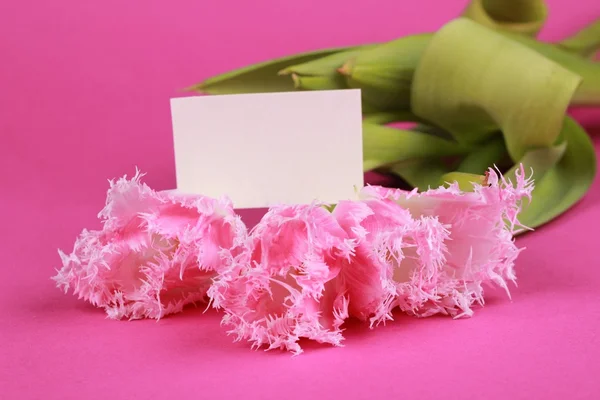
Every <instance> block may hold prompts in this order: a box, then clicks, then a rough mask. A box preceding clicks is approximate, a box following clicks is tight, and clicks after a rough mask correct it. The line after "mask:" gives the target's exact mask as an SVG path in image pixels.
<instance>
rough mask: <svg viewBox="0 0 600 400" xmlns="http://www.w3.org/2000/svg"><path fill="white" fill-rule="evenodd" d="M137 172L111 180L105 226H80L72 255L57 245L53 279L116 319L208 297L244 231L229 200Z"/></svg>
mask: <svg viewBox="0 0 600 400" xmlns="http://www.w3.org/2000/svg"><path fill="white" fill-rule="evenodd" d="M140 178H141V174H139V173H137V174H136V175H135V176H134V177H133V178H132V179H127V178H126V177H123V178H121V179H119V180H117V181H116V182H114V181H111V187H110V189H109V191H108V195H107V202H106V206H105V207H104V209H103V210H102V211H101V212H100V214H99V216H100V218H101V219H102V220H103V228H102V230H99V231H88V230H83V232H82V233H81V234H80V236H79V237H78V238H77V240H76V242H75V245H74V248H73V251H72V252H71V254H69V255H66V254H64V253H62V252H60V251H59V253H60V255H61V259H62V263H63V265H62V268H61V269H60V270H59V271H58V273H57V275H56V276H54V277H53V279H54V280H55V281H56V284H57V286H58V287H60V288H62V289H63V290H64V291H65V292H67V291H68V290H69V289H72V290H73V292H74V294H75V295H77V296H78V297H79V298H80V299H83V300H85V301H88V302H90V303H91V304H93V305H94V306H96V307H101V308H104V309H105V311H106V313H107V315H108V316H109V318H112V319H121V318H129V319H139V318H156V319H159V318H162V317H164V316H166V315H169V314H172V313H176V312H180V311H181V310H182V309H183V307H184V306H186V305H188V304H191V303H194V302H197V301H204V300H205V297H206V293H207V290H208V288H209V286H210V285H211V283H212V279H213V278H214V277H215V276H216V274H217V272H218V271H219V270H222V269H225V268H226V267H227V260H228V259H230V258H232V257H233V255H234V254H235V253H236V251H237V250H236V248H237V247H238V246H240V245H241V244H242V243H244V241H245V239H244V238H245V236H246V228H245V226H244V225H243V223H242V222H241V219H240V218H239V217H237V216H235V214H234V213H233V208H232V206H231V204H230V203H229V202H228V201H226V200H215V199H210V198H205V197H202V196H184V195H179V194H176V193H169V192H155V191H154V190H152V189H150V188H149V187H148V186H146V185H145V184H143V183H141V182H140Z"/></svg>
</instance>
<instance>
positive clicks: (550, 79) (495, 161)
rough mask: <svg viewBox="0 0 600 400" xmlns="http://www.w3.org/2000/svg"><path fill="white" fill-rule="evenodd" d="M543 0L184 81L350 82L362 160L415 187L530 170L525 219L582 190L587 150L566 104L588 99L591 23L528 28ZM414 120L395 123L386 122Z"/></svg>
mask: <svg viewBox="0 0 600 400" xmlns="http://www.w3.org/2000/svg"><path fill="white" fill-rule="evenodd" d="M547 14H548V9H547V6H546V5H545V3H544V1H543V0H472V1H471V3H470V4H469V5H468V6H467V8H466V9H465V10H464V13H463V15H462V16H459V17H458V18H457V19H455V20H452V21H450V22H449V23H448V24H446V25H445V26H443V27H442V28H441V29H440V30H439V31H438V32H435V33H429V34H418V35H413V36H407V37H402V38H399V39H396V40H393V41H391V42H388V43H381V44H365V45H358V46H354V47H347V48H335V49H324V50H319V51H314V52H309V53H302V54H297V55H294V56H289V57H285V58H280V59H275V60H271V61H267V62H263V63H260V64H256V65H251V66H248V67H245V68H242V69H238V70H235V71H231V72H228V73H225V74H223V75H219V76H216V77H212V78H210V79H207V80H205V81H203V82H201V83H199V84H197V85H194V86H192V87H191V89H192V90H194V91H199V92H202V93H205V94H231V93H250V92H279V91H292V90H335V89H346V88H359V89H361V94H362V102H363V104H362V108H363V116H364V119H363V146H364V149H363V154H364V170H365V171H378V172H383V173H388V174H393V175H396V176H399V177H400V178H401V179H402V180H403V181H404V182H405V183H407V184H408V185H410V186H411V187H415V188H418V189H420V190H426V189H427V188H429V187H438V186H441V185H445V184H447V183H448V182H458V183H459V184H461V185H462V187H463V188H468V187H469V186H470V185H471V183H472V182H474V181H476V182H481V181H482V179H483V176H482V175H483V173H484V171H486V169H487V168H489V167H492V166H497V167H499V168H500V169H501V171H502V172H503V173H505V174H506V176H507V177H508V178H514V172H515V165H517V164H523V165H524V166H525V168H526V169H527V170H530V169H532V170H533V171H534V179H535V181H536V182H537V184H536V189H535V192H534V193H533V200H532V202H531V204H529V205H528V206H527V207H526V208H525V209H524V211H523V214H522V216H521V221H522V222H523V224H524V225H526V226H529V227H531V228H534V227H537V226H540V225H542V224H544V223H546V222H548V221H550V220H551V219H553V218H555V217H557V216H558V215H560V214H561V213H563V212H565V211H566V210H567V209H569V208H570V207H571V206H572V205H574V204H575V203H576V202H577V201H578V200H579V199H580V198H581V197H583V196H584V194H585V193H586V192H587V190H588V189H589V187H590V185H591V183H592V181H593V178H594V176H595V173H596V155H595V153H594V149H593V146H592V143H591V141H590V139H589V137H588V135H587V134H586V132H585V131H584V130H583V128H582V127H581V126H580V125H579V124H578V123H577V122H576V121H574V120H573V119H571V118H570V117H569V116H568V115H567V109H568V107H569V106H598V105H600V63H597V62H594V61H593V55H594V54H595V53H596V51H597V50H598V49H599V48H600V21H596V22H594V23H592V24H590V25H589V26H587V27H585V28H584V29H582V30H581V31H580V32H578V33H577V34H575V35H573V36H572V37H569V38H567V39H565V40H563V41H560V42H558V43H546V42H542V41H539V40H537V39H536V38H535V36H536V35H537V33H538V32H539V30H540V29H541V28H542V27H543V24H544V22H545V20H546V17H547ZM401 122H411V123H414V124H415V125H414V127H412V128H410V129H398V128H397V127H393V126H391V125H392V124H395V123H401Z"/></svg>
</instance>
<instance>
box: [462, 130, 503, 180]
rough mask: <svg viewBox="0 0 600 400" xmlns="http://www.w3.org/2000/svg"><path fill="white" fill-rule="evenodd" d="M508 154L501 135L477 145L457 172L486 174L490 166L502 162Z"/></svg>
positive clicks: (464, 159) (463, 160)
mask: <svg viewBox="0 0 600 400" xmlns="http://www.w3.org/2000/svg"><path fill="white" fill-rule="evenodd" d="M507 155H508V153H507V151H506V146H505V144H504V139H503V138H502V136H501V135H498V137H494V138H492V139H490V140H489V141H487V142H485V143H483V144H482V145H480V146H477V147H475V148H474V149H473V150H472V151H471V152H470V153H469V154H467V155H466V156H465V157H464V158H463V159H462V160H461V162H460V164H459V165H458V168H457V169H456V171H457V172H465V173H470V174H484V173H485V171H486V170H487V169H488V168H491V167H494V165H496V164H498V163H499V162H501V161H502V160H503V159H504V158H505V157H506V156H507Z"/></svg>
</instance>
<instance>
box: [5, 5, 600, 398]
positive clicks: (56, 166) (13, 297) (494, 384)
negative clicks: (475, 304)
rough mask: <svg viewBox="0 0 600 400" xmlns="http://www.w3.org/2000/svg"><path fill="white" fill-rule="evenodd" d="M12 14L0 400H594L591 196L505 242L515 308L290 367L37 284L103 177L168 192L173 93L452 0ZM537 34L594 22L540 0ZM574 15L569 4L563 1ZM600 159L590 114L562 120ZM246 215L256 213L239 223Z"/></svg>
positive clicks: (380, 32)
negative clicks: (546, 12)
mask: <svg viewBox="0 0 600 400" xmlns="http://www.w3.org/2000/svg"><path fill="white" fill-rule="evenodd" d="M369 3H370V2H367V1H360V2H359V1H357V2H349V1H342V0H319V1H316V0H299V1H294V2H290V1H282V0H253V1H242V0H238V1H234V0H221V1H209V0H186V1H184V0H176V1H172V2H166V1H164V0H139V1H131V0H129V1H124V0H103V1H89V0H88V1H82V0H57V1H42V0H37V1H35V0H18V1H17V0H13V1H3V2H1V3H0V137H1V141H0V183H1V186H0V187H1V189H0V193H1V194H0V229H1V232H2V234H1V236H0V238H1V239H0V243H1V246H0V252H1V253H0V256H1V257H0V261H1V264H0V268H1V269H0V270H1V271H2V273H3V275H2V278H1V279H0V398H2V399H104V398H108V399H178V398H195V399H208V398H211V399H220V398H246V399H247V398H257V399H258V398H262V399H296V398H298V399H300V398H303V399H309V398H312V396H314V397H315V398H338V397H339V398H347V399H359V398H360V399H369V398H388V397H389V398H398V399H401V398H406V399H411V398H421V399H459V398H460V399H484V398H487V399H526V398H527V399H529V398H532V399H559V398H564V399H592V398H596V399H597V398H600V379H598V373H599V371H600V361H599V360H600V343H599V342H600V337H599V334H598V328H599V327H600V290H599V288H600V268H599V267H600V257H599V256H598V237H599V236H600V227H599V224H598V222H600V182H598V181H596V183H595V184H594V186H593V188H592V189H591V191H590V192H589V194H588V195H587V197H586V198H585V199H584V200H583V201H582V202H581V203H579V204H578V205H577V206H576V207H575V208H573V209H572V210H571V211H570V212H569V213H568V214H567V215H565V216H564V217H562V218H560V219H558V220H556V221H555V222H553V223H552V224H550V225H547V226H545V227H544V228H543V229H541V230H539V231H538V232H534V233H533V234H529V235H527V236H525V237H522V238H519V239H518V244H519V245H521V246H525V247H527V250H526V251H525V252H524V253H522V257H520V259H519V261H518V273H519V287H518V288H514V289H513V299H512V301H510V300H508V299H507V298H506V297H505V296H504V295H503V294H502V293H498V292H489V295H488V304H487V306H486V307H485V308H484V309H478V310H477V312H476V314H475V316H474V318H472V319H468V320H460V321H453V320H451V319H447V318H430V319H426V320H416V319H414V318H410V317H404V316H398V318H397V320H396V321H395V322H393V323H390V324H388V325H387V326H386V327H382V328H379V329H377V330H375V331H371V332H369V331H368V329H366V328H364V327H362V326H358V325H356V324H350V325H349V327H348V330H347V334H346V336H347V341H346V347H345V348H342V349H339V348H330V347H327V346H318V345H306V350H307V351H306V352H305V354H303V355H302V356H300V357H296V358H291V357H290V355H289V354H286V353H282V352H277V351H275V352H269V353H265V352H262V351H258V352H255V351H251V350H250V349H249V348H248V347H247V346H246V344H244V343H241V344H240V343H232V338H231V337H228V336H226V335H225V333H224V331H223V329H222V328H220V326H219V319H220V316H219V315H217V314H216V313H214V312H208V313H206V314H202V312H201V311H202V310H191V311H188V312H186V313H184V314H181V315H179V316H175V317H172V318H167V319H164V320H162V321H160V322H158V323H157V322H154V321H136V322H116V321H109V320H106V319H105V317H104V314H103V312H102V311H101V310H98V309H94V308H92V307H91V306H89V305H87V304H84V303H82V302H79V301H77V300H76V298H74V297H73V296H71V295H68V296H65V295H63V294H61V292H59V291H58V290H57V289H55V288H54V285H53V282H52V281H51V280H50V276H51V275H53V273H54V268H56V267H58V266H59V258H58V255H57V248H62V249H65V250H67V251H70V249H71V247H72V244H73V241H74V238H75V236H76V235H77V234H78V233H79V231H80V230H81V229H82V228H83V227H88V228H96V227H98V222H97V220H96V213H97V212H98V211H99V210H100V208H101V207H102V205H103V202H104V196H105V192H106V189H107V179H109V178H113V177H118V176H121V175H124V174H132V173H133V172H134V168H135V166H136V165H137V166H139V167H140V169H141V170H143V171H145V172H147V173H148V175H147V179H146V182H147V183H148V184H150V185H151V186H152V187H154V188H156V189H166V188H171V187H173V185H174V176H175V175H174V160H173V151H172V137H171V122H170V111H169V98H170V97H172V96H180V95H182V92H181V91H180V89H181V88H184V87H187V86H188V85H190V84H193V83H195V82H197V81H199V80H201V79H203V78H206V77H209V76H211V75H213V74H217V73H221V72H225V71H226V70H229V69H232V68H236V67H240V66H244V65H247V64H249V63H253V62H258V61H262V60H264V59H268V58H272V57H277V56H283V55H287V54H291V53H294V52H299V51H304V50H310V49H316V48H322V47H329V46H341V45H351V44H358V43H366V42H375V41H385V40H389V39H393V38H395V37H398V36H401V35H406V34H412V33H417V32H423V31H431V30H434V29H437V28H439V27H440V26H441V25H442V24H443V23H444V22H446V21H448V20H449V19H451V18H453V17H454V16H456V15H457V14H458V13H459V12H460V11H461V10H462V8H463V7H464V5H465V4H466V0H462V1H458V0H452V1H450V0H440V1H434V0H421V1H419V2H417V1H399V0H377V1H373V2H372V3H371V4H369ZM548 3H549V5H550V8H551V16H550V19H549V21H548V25H547V28H546V29H545V30H544V31H543V34H542V37H543V38H544V39H557V38H561V37H563V36H564V35H566V34H568V33H570V32H572V31H573V30H575V29H576V28H577V27H579V26H581V25H583V24H584V23H586V22H589V21H591V20H592V19H594V18H598V17H600V2H598V1H597V0H588V1H583V0H580V1H578V2H576V3H572V2H570V1H561V0H549V1H548ZM569 4H573V5H569ZM575 115H576V116H577V118H578V119H579V120H580V121H581V122H582V123H583V124H584V125H585V126H586V128H588V130H589V131H590V133H591V134H592V136H594V137H595V142H596V147H597V149H600V140H598V134H599V133H600V113H599V112H596V111H591V110H577V112H576V113H575ZM247 216H248V218H249V220H253V219H254V220H255V219H256V218H257V215H247Z"/></svg>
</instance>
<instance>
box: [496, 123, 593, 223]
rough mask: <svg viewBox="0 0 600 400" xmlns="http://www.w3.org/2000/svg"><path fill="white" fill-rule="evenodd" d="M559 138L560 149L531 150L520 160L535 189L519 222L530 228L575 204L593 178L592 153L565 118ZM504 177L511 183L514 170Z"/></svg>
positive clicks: (579, 131) (579, 130) (586, 139)
mask: <svg viewBox="0 0 600 400" xmlns="http://www.w3.org/2000/svg"><path fill="white" fill-rule="evenodd" d="M561 136H563V138H564V142H563V143H561V144H560V145H558V146H553V147H550V148H548V149H543V150H535V151H532V152H529V153H527V154H526V155H525V156H524V157H523V160H522V162H523V165H524V167H525V171H526V172H527V171H529V170H530V169H531V168H533V173H534V175H533V177H534V179H535V182H534V185H535V187H534V190H533V194H532V201H531V203H529V204H524V205H523V211H522V212H521V214H520V215H519V220H520V221H521V223H522V224H523V225H525V226H528V227H530V228H536V227H539V226H541V225H543V224H545V223H547V222H549V221H551V220H552V219H554V218H556V217H557V216H559V215H560V214H562V213H564V212H565V211H566V210H568V209H569V208H571V207H572V206H573V205H574V204H576V203H577V202H578V201H579V200H580V199H581V198H582V197H583V196H584V195H585V194H586V192H587V191H588V190H589V188H590V186H591V185H592V182H593V180H594V177H595V175H596V168H597V167H596V165H597V164H596V152H595V151H594V146H593V143H592V141H591V140H590V138H589V136H588V135H587V133H586V132H585V131H584V130H583V128H582V127H581V126H580V125H579V124H578V123H577V122H575V121H574V120H573V119H572V118H570V117H566V118H565V122H564V126H563V130H562V135H561ZM544 152H545V154H544ZM561 152H562V155H561ZM557 158H559V159H558V160H557ZM553 161H554V162H553ZM506 177H507V178H511V180H513V182H514V168H513V170H511V171H509V172H507V173H506Z"/></svg>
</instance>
